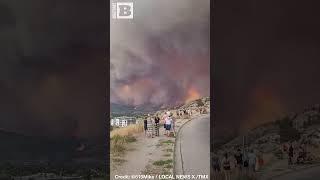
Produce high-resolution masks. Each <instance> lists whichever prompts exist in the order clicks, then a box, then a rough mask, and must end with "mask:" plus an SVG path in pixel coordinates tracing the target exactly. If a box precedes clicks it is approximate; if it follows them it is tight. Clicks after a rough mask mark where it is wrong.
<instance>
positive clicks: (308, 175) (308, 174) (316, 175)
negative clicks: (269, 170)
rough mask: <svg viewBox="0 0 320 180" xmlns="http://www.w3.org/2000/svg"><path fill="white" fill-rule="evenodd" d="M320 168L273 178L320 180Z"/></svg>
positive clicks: (283, 179)
mask: <svg viewBox="0 0 320 180" xmlns="http://www.w3.org/2000/svg"><path fill="white" fill-rule="evenodd" d="M319 179H320V167H319V166H318V167H314V168H310V169H305V170H298V171H297V172H292V173H289V174H286V175H283V176H279V177H276V178H273V180H319Z"/></svg>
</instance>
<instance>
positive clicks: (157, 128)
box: [154, 114, 160, 136]
mask: <svg viewBox="0 0 320 180" xmlns="http://www.w3.org/2000/svg"><path fill="white" fill-rule="evenodd" d="M154 122H155V136H159V134H160V133H159V123H160V118H159V116H158V114H156V116H155V118H154Z"/></svg>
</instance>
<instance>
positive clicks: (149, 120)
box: [147, 114, 154, 138]
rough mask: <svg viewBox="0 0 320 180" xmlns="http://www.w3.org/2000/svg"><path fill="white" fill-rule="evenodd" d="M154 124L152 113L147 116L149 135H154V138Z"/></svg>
mask: <svg viewBox="0 0 320 180" xmlns="http://www.w3.org/2000/svg"><path fill="white" fill-rule="evenodd" d="M153 126H154V120H153V119H152V118H151V116H150V114H148V118H147V130H148V132H147V134H148V137H152V138H153V134H154V133H153V130H154V128H153Z"/></svg>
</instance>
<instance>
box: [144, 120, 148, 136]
mask: <svg viewBox="0 0 320 180" xmlns="http://www.w3.org/2000/svg"><path fill="white" fill-rule="evenodd" d="M143 124H144V135H145V136H147V130H148V125H147V124H148V121H147V119H144V121H143Z"/></svg>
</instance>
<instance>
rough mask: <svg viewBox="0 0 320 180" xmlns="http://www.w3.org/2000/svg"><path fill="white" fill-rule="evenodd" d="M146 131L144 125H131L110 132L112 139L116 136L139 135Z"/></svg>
mask: <svg viewBox="0 0 320 180" xmlns="http://www.w3.org/2000/svg"><path fill="white" fill-rule="evenodd" d="M143 131H144V128H143V124H131V125H129V126H127V127H123V128H117V129H114V130H112V131H111V132H110V137H111V138H112V137H114V136H115V135H119V136H132V135H134V134H138V133H141V132H143Z"/></svg>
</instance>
